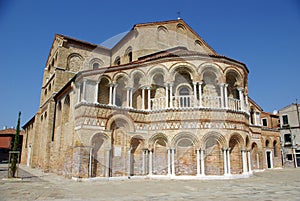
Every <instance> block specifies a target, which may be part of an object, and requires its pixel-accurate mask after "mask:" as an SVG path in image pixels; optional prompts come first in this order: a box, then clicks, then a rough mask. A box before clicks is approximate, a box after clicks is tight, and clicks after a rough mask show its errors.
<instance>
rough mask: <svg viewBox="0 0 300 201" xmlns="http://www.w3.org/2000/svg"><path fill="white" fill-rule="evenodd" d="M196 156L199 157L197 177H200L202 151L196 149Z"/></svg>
mask: <svg viewBox="0 0 300 201" xmlns="http://www.w3.org/2000/svg"><path fill="white" fill-rule="evenodd" d="M196 155H197V176H200V175H201V174H200V169H201V168H200V150H199V149H196Z"/></svg>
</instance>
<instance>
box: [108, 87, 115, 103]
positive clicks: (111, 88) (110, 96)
mask: <svg viewBox="0 0 300 201" xmlns="http://www.w3.org/2000/svg"><path fill="white" fill-rule="evenodd" d="M113 87H114V84H110V85H109V104H108V105H112V104H113Z"/></svg>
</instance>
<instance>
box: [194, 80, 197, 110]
mask: <svg viewBox="0 0 300 201" xmlns="http://www.w3.org/2000/svg"><path fill="white" fill-rule="evenodd" d="M193 89H194V108H197V105H198V104H197V82H193Z"/></svg>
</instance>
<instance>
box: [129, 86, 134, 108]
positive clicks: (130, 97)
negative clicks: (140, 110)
mask: <svg viewBox="0 0 300 201" xmlns="http://www.w3.org/2000/svg"><path fill="white" fill-rule="evenodd" d="M132 91H133V88H131V89H130V91H129V107H130V108H132Z"/></svg>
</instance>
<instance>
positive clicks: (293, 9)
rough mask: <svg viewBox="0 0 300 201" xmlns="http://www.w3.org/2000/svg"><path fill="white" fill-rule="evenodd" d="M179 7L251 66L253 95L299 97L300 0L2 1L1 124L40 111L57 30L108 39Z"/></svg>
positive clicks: (270, 99) (222, 49)
mask: <svg viewBox="0 0 300 201" xmlns="http://www.w3.org/2000/svg"><path fill="white" fill-rule="evenodd" d="M178 11H179V12H180V13H181V17H182V18H183V19H184V20H185V21H186V22H187V23H188V24H189V25H190V26H191V27H192V28H193V29H194V30H195V31H196V32H197V33H198V34H199V35H200V36H201V37H202V38H203V39H204V40H205V41H206V42H207V43H208V44H209V45H210V46H211V47H213V48H214V49H215V50H216V51H217V52H218V53H219V54H221V55H225V56H227V57H230V58H233V59H236V60H239V61H241V62H243V63H245V64H246V65H247V67H248V69H249V70H250V74H249V95H250V97H251V98H252V99H254V100H255V101H256V102H257V103H258V104H259V105H260V106H261V107H262V108H263V109H264V110H265V111H273V110H275V109H277V110H278V109H280V108H282V107H284V106H286V105H288V104H290V103H292V102H295V100H296V98H298V99H299V102H300V91H299V80H300V49H299V45H300V1H297V0H264V1H261V0H251V1H243V0H227V1H224V0H218V1H217V0H215V1H214V0H212V1H207V0H205V1H202V0H188V1H179V0H172V1H171V0H163V1H161V0H152V1H142V0H128V1H121V0H120V1H116V0H111V1H97V0H87V1H82V0H80V1H78V0H72V1H66V0H51V1H39V0H18V1H17V0H10V1H8V0H7V1H6V0H0V36H1V37H0V45H1V46H0V65H1V73H0V92H1V98H0V129H2V127H3V126H5V125H6V126H9V127H12V126H16V123H17V115H18V111H21V112H22V117H21V118H22V119H21V121H22V124H24V123H26V122H27V121H28V120H29V119H30V118H31V117H33V115H34V114H35V112H36V111H37V109H38V107H39V98H40V91H41V83H42V76H43V70H44V68H45V63H46V59H47V56H48V53H49V50H50V47H51V44H52V41H53V38H54V35H55V34H56V33H59V34H63V35H66V36H71V37H74V38H78V39H80V40H84V41H88V42H91V43H95V44H101V43H102V42H103V41H105V40H107V39H108V38H110V37H113V36H115V35H117V34H119V33H123V32H125V31H128V30H129V29H131V28H132V26H133V25H134V24H138V23H145V22H153V21H164V20H173V19H176V18H177V12H178Z"/></svg>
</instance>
